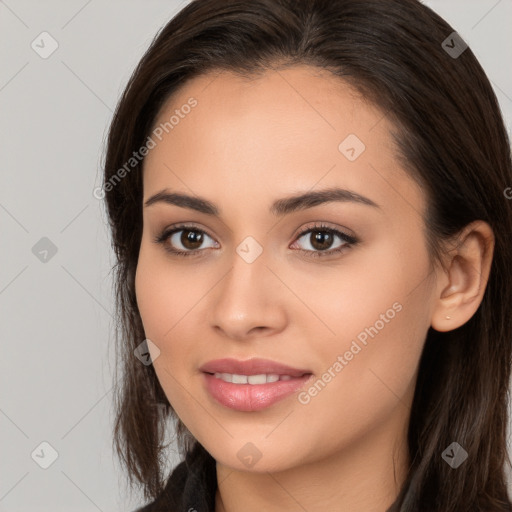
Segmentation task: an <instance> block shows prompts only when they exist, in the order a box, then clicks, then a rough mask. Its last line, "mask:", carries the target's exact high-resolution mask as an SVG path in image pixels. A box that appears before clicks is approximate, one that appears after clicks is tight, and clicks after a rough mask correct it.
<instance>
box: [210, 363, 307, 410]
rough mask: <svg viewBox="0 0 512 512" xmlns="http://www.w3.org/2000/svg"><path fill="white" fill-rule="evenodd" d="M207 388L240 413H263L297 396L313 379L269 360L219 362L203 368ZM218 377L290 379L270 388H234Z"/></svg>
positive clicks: (240, 386) (243, 385) (241, 385)
mask: <svg viewBox="0 0 512 512" xmlns="http://www.w3.org/2000/svg"><path fill="white" fill-rule="evenodd" d="M200 369H201V371H202V372H203V375H204V380H205V387H206V390H207V391H208V392H209V394H210V395H211V396H212V397H213V398H214V399H215V400H216V401H217V402H218V403H220V404H221V405H224V406H225V407H228V408H230V409H235V410H237V411H245V412H250V411H260V410H262V409H265V408H266V407H270V406H271V405H273V404H275V403H276V402H278V401H280V400H283V399H284V398H286V397H287V396H289V395H291V394H292V393H295V392H296V391H298V390H299V389H300V388H302V387H303V386H304V384H305V383H306V382H307V381H308V380H309V379H310V378H311V376H312V373H311V372H309V371H308V370H300V369H298V368H292V367H290V366H286V365H283V364H280V363H275V362H273V361H269V360H266V359H249V360H247V361H237V360H235V359H218V360H215V361H210V362H208V363H206V364H205V365H203V366H202V367H201V368H200ZM214 373H236V374H239V375H259V374H262V373H265V374H269V373H273V374H277V375H289V376H290V377H292V378H291V379H289V380H284V381H283V380H278V381H277V382H267V383H266V384H254V385H253V384H233V383H231V382H225V381H223V380H222V379H219V378H217V377H215V376H214V375H213V374H214Z"/></svg>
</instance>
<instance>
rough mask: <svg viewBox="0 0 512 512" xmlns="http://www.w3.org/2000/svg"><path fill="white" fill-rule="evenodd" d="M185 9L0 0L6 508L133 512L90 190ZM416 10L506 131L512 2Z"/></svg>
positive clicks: (101, 229)
mask: <svg viewBox="0 0 512 512" xmlns="http://www.w3.org/2000/svg"><path fill="white" fill-rule="evenodd" d="M185 3H186V1H185V2H178V1H171V0H165V1H164V0H144V1H143V0H137V1H136V0H122V1H120V0H117V1H113V0H109V1H107V0H88V1H87V0H68V1H60V2H59V1H56V0H46V1H44V2H41V1H36V0H32V1H29V0H6V1H0V37H1V43H2V54H1V55H2V60H1V66H0V108H1V117H0V140H1V148H2V152H1V160H0V162H1V164H0V169H1V178H2V181H1V188H0V226H1V233H0V235H1V244H2V245H1V247H2V251H1V252H2V259H1V265H0V312H1V321H0V339H1V343H2V357H1V358H0V375H1V377H0V378H1V396H0V433H1V437H0V439H1V468H0V511H4V512H6V511H9V512H15V511H16V512H18V511H19V512H21V511H23V512H27V511H30V512H39V511H41V512H42V511H48V512H50V511H52V512H55V511H67V512H71V511H84V512H85V511H98V510H99V511H104V512H106V511H123V512H124V511H131V510H134V509H135V508H136V507H138V506H140V505H141V504H142V503H143V500H142V497H141V496H138V497H137V496H135V497H134V498H133V499H132V500H129V499H128V496H127V494H126V485H125V479H124V475H123V474H122V473H121V470H120V466H119V464H118V463H117V462H116V459H115V458H114V456H113V452H112V439H111V429H112V418H113V415H112V368H113V364H114V360H113V355H114V350H113V346H112V341H113V337H112V333H113V331H112V327H113V317H112V315H113V311H114V305H113V300H112V297H113V295H112V281H111V274H110V269H111V267H112V265H113V262H114V259H113V253H112V250H111V247H110V241H109V233H108V230H107V226H106V215H105V212H104V210H103V205H102V203H101V201H98V200H97V199H96V198H95V197H94V196H93V190H94V188H95V187H97V186H98V185H99V184H100V183H101V157H102V152H103V149H104V145H103V144H104V138H105V134H106V131H107V127H108V125H109V122H110V120H111V116H112V112H113V110H114V108H115V105H116V103H117V100H118V98H119V95H120V93H121V91H122V90H123V88H124V86H125V84H126V82H127V80H128V77H129V75H130V74H131V72H132V70H133V68H134V66H135V65H136V63H137V62H138V60H139V58H140V57H141V56H142V54H143V52H144V51H145V49H146V48H147V47H148V45H149V43H150V41H151V39H152V38H153V36H154V35H155V34H156V32H157V31H158V29H159V28H160V27H162V26H163V25H164V24H165V23H166V22H167V21H168V20H169V19H170V18H171V17H172V16H173V15H174V14H175V13H176V12H177V11H178V10H179V9H180V8H181V7H183V6H184V5H185ZM425 3H426V4H427V5H429V6H431V7H433V8H434V10H436V11H437V12H438V13H439V14H441V15H442V16H443V17H444V18H445V19H446V20H447V21H448V22H449V23H451V24H452V26H453V27H454V29H455V30H457V31H458V32H459V34H460V35H461V36H462V37H463V39H464V40H465V41H466V42H467V43H468V44H469V45H470V47H471V48H472V50H473V51H474V53H475V54H476V56H477V57H478V58H479V60H480V62H481V64H482V65H483V67H484V69H485V70H486V72H487V74H488V76H489V78H490V80H491V81H492V84H493V87H494V88H495V91H496V94H497V96H498V98H499V101H500V104H501V106H502V109H503V112H504V115H505V118H506V122H507V128H508V130H509V133H510V127H511V120H512V73H511V72H510V70H511V69H512V66H511V64H512V62H511V60H512V32H511V31H510V26H511V22H512V0H499V1H498V0H471V1H469V0H430V1H427V2H425ZM43 32H46V33H47V34H43V35H41V33H43ZM41 39H44V43H41V42H40V41H41ZM38 41H39V42H38ZM55 45H58V47H57V48H56V50H55V51H54V52H53V53H52V54H51V55H44V52H51V50H53V48H54V47H55ZM41 54H43V55H41ZM43 57H45V58H43ZM510 186H512V183H511V184H510ZM511 206H512V204H511ZM42 443H43V444H42ZM174 457H175V456H174ZM175 462H176V459H175V458H173V455H172V454H171V457H170V459H169V467H171V466H172V465H173V464H174V463H175ZM45 465H48V467H47V468H46V469H44V467H42V466H45Z"/></svg>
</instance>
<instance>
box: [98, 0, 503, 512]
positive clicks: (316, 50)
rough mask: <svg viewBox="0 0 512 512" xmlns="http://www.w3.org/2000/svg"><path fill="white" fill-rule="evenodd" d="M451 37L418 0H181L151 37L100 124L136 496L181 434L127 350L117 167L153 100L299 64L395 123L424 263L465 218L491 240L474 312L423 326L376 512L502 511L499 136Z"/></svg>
mask: <svg viewBox="0 0 512 512" xmlns="http://www.w3.org/2000/svg"><path fill="white" fill-rule="evenodd" d="M453 32H454V30H453V28H452V27H450V25H449V24H447V23H446V22H445V21H444V20H443V19H442V18H440V17H439V16H438V15H437V14H436V13H434V12H433V11H432V10H431V9H429V8H428V7H426V6H424V5H422V4H421V3H420V2H419V1H417V0H231V1H229V0H195V1H192V2H191V3H189V4H188V5H187V6H186V7H185V8H184V9H182V10H181V11H180V12H179V13H178V14H177V15H176V16H175V17H174V18H173V19H171V20H170V21H169V23H167V25H166V26H165V27H164V28H163V29H162V30H161V31H160V32H159V34H157V36H156V37H155V39H154V40H153V42H152V44H151V45H150V48H149V49H148V50H147V52H146V53H145V55H144V56H143V58H142V60H141V61H140V63H139V64H138V66H137V68H136V69H135V71H134V73H133V75H132V77H131V78H130V80H129V82H128V84H127V86H126V89H125V91H124V93H123V94H122V97H121V98H120V101H119V103H118V106H117V109H116V112H115V114H114V118H113V120H112V124H111V128H110V132H109V136H108V145H107V149H106V158H105V172H104V182H103V186H104V193H105V202H106V207H107V211H108V216H109V223H110V228H111V231H112V243H113V247H114V250H115V254H116V257H117V265H116V267H115V272H116V273H115V278H116V281H115V286H116V288H115V292H116V301H117V314H118V319H119V321H118V329H117V333H116V334H117V341H118V350H119V360H120V361H121V363H122V368H121V370H122V375H121V377H120V378H119V379H117V380H116V382H117V387H116V394H115V407H116V423H115V430H114V443H115V448H116V451H117V453H118V454H119V456H120V458H121V460H122V462H123V463H124V465H125V466H126V469H127V472H128V475H129V478H130V482H131V483H132V484H133V483H137V484H139V485H141V486H142V487H143V490H144V495H145V497H147V498H155V497H156V496H157V495H158V494H159V493H160V492H161V491H162V489H163V485H164V477H165V475H163V466H164V461H165V457H166V451H165V450H166V444H165V443H164V438H165V431H166V430H165V429H166V428H167V426H168V425H167V423H168V420H169V418H173V419H174V420H175V421H176V426H177V431H178V442H179V446H180V450H181V454H182V456H186V455H187V454H188V453H190V451H191V450H192V448H193V447H194V439H193V438H192V437H191V435H190V433H189V432H188V430H187V429H186V427H185V426H184V425H183V424H182V423H181V421H180V420H179V419H178V418H176V416H175V414H174V412H173V410H172V408H171V406H170V404H169V403H168V401H167V399H166V397H165V394H164V392H163V390H162V388H161V386H160V384H159V382H158V379H157V376H156V374H155V371H154V368H153V366H152V365H148V366H146V365H143V364H141V363H140V361H139V360H138V359H137V358H136V357H134V355H133V352H134V349H135V348H136V347H137V346H138V345H140V343H141V342H142V341H143V340H144V339H145V335H144V330H143V327H142V322H141V318H140V315H139V311H138V309H137V303H136V297H135V287H134V277H135V270H136V267H137V260H138V253H139V247H140V242H141V235H142V163H143V160H142V161H140V162H135V163H134V165H133V166H131V167H128V168H127V167H126V162H128V161H129V160H130V158H131V157H132V154H133V152H134V151H137V150H138V149H139V148H141V147H142V146H143V145H144V144H145V143H146V141H147V138H148V136H149V135H150V133H151V130H152V128H153V124H154V121H155V119H156V117H157V115H158V113H159V111H160V109H161V107H162V105H163V104H164V102H165V101H167V100H168V99H169V97H170V96H171V95H172V94H173V93H174V92H176V91H177V89H178V88H179V87H181V86H183V84H185V83H186V81H187V80H190V79H191V78H192V77H195V76H198V75H201V74H204V73H207V72H209V71H213V70H215V71H217V70H229V71H233V72H236V73H239V74H241V75H244V76H247V77H249V78H250V77H255V76H257V75H258V74H259V73H262V72H264V71H265V70H268V69H277V68H280V69H282V68H284V67H286V66H294V65H297V64H310V65H312V66H317V67H320V68H323V69H326V70H329V71H331V72H332V74H333V76H335V77H339V79H340V80H344V81H345V82H347V83H349V84H351V85H352V86H354V87H356V88H357V89H358V90H359V91H360V92H361V93H362V94H363V95H364V96H365V97H366V98H368V99H369V100H370V101H372V102H374V104H375V105H377V106H379V107H380V108H381V109H382V111H383V112H386V113H387V114H386V115H387V117H388V118H389V119H391V120H392V121H393V125H394V126H395V127H396V132H395V133H394V134H393V136H394V137H395V138H396V142H397V145H398V148H399V158H400V160H401V162H402V164H403V165H404V166H405V168H406V169H407V171H408V172H409V174H410V175H411V177H413V179H415V180H417V182H418V183H420V184H421V186H422V188H423V190H424V191H425V194H426V196H427V200H428V209H427V215H426V218H425V219H424V220H425V226H426V233H427V239H428V244H429V250H430V253H431V256H432V261H434V260H437V261H440V259H439V256H440V254H441V247H442V242H443V240H445V239H447V238H448V237H451V236H452V235H454V234H456V233H457V232H459V231H460V230H461V229H462V228H463V227H464V226H466V225H467V224H469V223H470V222H472V221H474V220H477V219H482V220H484V221H486V222H488V223H489V224H490V226H491V227H492V229H493V230H494V234H495V248H494V257H493V262H492V267H491V273H490V277H489V281H488V284H487V288H486V291H485V294H484V297H483V301H482V303H481V305H480V307H479V309H478V310H477V311H476V313H475V314H474V315H473V317H472V318H471V319H470V320H469V321H468V322H467V323H466V324H464V325H463V326H461V327H459V328H457V329H455V330H453V331H449V332H437V331H435V330H433V329H432V328H430V329H429V331H428V334H427V339H426V342H425V346H424V351H423V353H422V356H421V360H420V367H419V376H418V380H417V384H416V390H415V395H414V399H413V404H412V409H411V417H410V424H409V430H408V440H407V441H408V448H409V453H410V457H411V461H412V463H411V466H410V469H409V472H408V475H407V478H406V480H405V482H404V484H403V487H402V489H401V492H400V494H399V496H398V498H397V499H396V501H395V503H394V504H393V505H392V506H391V507H390V508H389V511H390V512H398V511H401V512H406V511H407V512H409V511H415V512H416V511H429V512H437V511H438V512H448V511H461V510H464V511H483V510H489V511H490V510H492V511H505V510H507V511H510V510H512V506H511V503H510V500H509V497H508V494H507V486H506V477H505V464H508V466H510V459H509V458H508V455H507V444H506V429H507V419H508V418H507V403H508V399H509V396H508V386H509V380H510V370H511V347H512V343H511V341H512V271H511V268H510V259H511V253H512V251H511V238H510V237H511V234H512V210H511V206H512V203H511V201H510V200H507V194H506V193H504V191H505V190H507V189H508V187H511V186H512V163H511V155H510V142H509V140H508V136H507V133H506V130H505V127H504V123H503V119H502V117H501V113H500V109H499V106H498V102H497V99H496V96H495V94H494V93H493V90H492V87H491V85H490V83H489V80H488V79H487V77H486V75H485V73H484V71H483V69H482V68H481V66H480V64H479V63H478V61H477V59H476V58H475V56H474V54H473V53H472V51H471V49H470V48H466V47H465V46H464V44H463V41H462V40H461V39H459V38H458V36H457V35H456V34H453ZM450 37H451V39H450ZM445 40H448V41H449V44H448V45H446V44H443V41H445ZM450 48H451V49H452V51H450ZM454 48H455V49H456V50H457V52H454V51H453V49H454ZM132 163H133V162H132ZM123 166H124V169H125V172H124V173H121V172H120V169H121V168H123ZM509 190H510V189H509ZM454 441H456V442H458V443H459V444H460V445H461V446H462V447H463V448H464V449H465V451H466V452H467V453H468V454H469V458H468V460H467V461H466V462H465V463H464V464H462V465H461V466H460V467H458V468H457V469H453V468H452V467H450V466H449V465H448V464H447V463H446V462H445V461H444V460H443V458H442V452H443V450H445V449H446V448H447V447H448V446H449V445H451V444H452V442H454ZM173 492H176V493H179V492H181V490H180V489H174V491H173Z"/></svg>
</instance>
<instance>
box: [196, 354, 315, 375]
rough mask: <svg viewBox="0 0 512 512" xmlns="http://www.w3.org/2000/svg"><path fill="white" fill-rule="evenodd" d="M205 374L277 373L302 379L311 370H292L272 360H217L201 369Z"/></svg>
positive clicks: (209, 362)
mask: <svg viewBox="0 0 512 512" xmlns="http://www.w3.org/2000/svg"><path fill="white" fill-rule="evenodd" d="M199 369H200V370H201V371H202V372H204V373H236V374H238V375H259V374H261V373H275V374H277V375H290V376H291V377H302V376H303V375H304V374H306V373H311V371H310V370H307V369H300V368H292V367H291V366H287V365H285V364H281V363H276V362H275V361H271V360H270V359H260V358H253V359H247V360H246V361H240V360H238V359H229V358H227V359H215V360H213V361H208V362H207V363H206V364H204V365H203V366H201V368H199Z"/></svg>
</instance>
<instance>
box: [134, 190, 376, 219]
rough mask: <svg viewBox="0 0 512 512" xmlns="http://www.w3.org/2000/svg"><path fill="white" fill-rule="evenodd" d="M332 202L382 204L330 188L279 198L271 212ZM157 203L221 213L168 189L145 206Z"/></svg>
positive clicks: (280, 213) (200, 200) (283, 212)
mask: <svg viewBox="0 0 512 512" xmlns="http://www.w3.org/2000/svg"><path fill="white" fill-rule="evenodd" d="M330 202H353V203H359V204H364V205H367V206H372V207H374V208H380V205H378V204H377V203H375V202H374V201H372V200H371V199H369V198H368V197H365V196H362V195H360V194H357V193H355V192H352V191H351V190H346V189H342V188H328V189H325V190H317V191H314V192H306V193H303V194H299V195H294V196H289V197H285V198H282V199H278V200H276V201H274V203H272V206H271V207H270V213H271V214H273V215H276V216H283V215H287V214H290V213H293V212H296V211H299V210H305V209H307V208H313V207H314V206H318V205H320V204H324V203H330ZM156 203H165V204H171V205H176V206H180V207H181V208H189V209H191V210H196V211H198V212H201V213H205V214H207V215H215V216H219V215H220V212H221V211H220V209H219V208H218V207H217V206H216V205H215V204H214V203H212V202H210V201H208V200H207V199H204V198H202V197H198V196H189V195H187V194H181V193H177V192H169V191H168V190H167V189H164V190H161V191H160V192H158V193H156V194H155V195H153V196H151V197H150V198H149V199H148V200H147V201H146V202H145V203H144V206H145V207H148V206H151V205H153V204H156Z"/></svg>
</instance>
